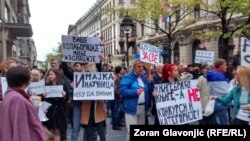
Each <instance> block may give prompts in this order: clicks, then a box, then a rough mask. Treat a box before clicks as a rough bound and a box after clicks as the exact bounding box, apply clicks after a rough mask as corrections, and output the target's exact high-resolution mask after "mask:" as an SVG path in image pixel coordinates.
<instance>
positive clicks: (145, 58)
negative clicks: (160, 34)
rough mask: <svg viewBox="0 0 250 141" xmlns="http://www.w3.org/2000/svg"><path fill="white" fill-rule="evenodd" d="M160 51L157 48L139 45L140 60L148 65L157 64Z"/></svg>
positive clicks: (143, 44) (144, 44)
mask: <svg viewBox="0 0 250 141" xmlns="http://www.w3.org/2000/svg"><path fill="white" fill-rule="evenodd" d="M159 57H160V50H159V48H158V47H156V46H153V45H150V44H146V43H143V42H141V43H140V60H141V61H142V62H146V63H150V64H159V60H160V59H159Z"/></svg>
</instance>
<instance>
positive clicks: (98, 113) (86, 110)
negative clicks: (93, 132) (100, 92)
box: [81, 100, 107, 125]
mask: <svg viewBox="0 0 250 141" xmlns="http://www.w3.org/2000/svg"><path fill="white" fill-rule="evenodd" d="M90 108H91V101H90V100H88V101H87V100H86V101H82V115H81V124H84V125H88V123H89V114H90ZM94 113H95V123H99V122H102V121H104V120H106V118H107V115H106V110H105V105H104V101H102V100H97V101H96V102H95V112H94Z"/></svg>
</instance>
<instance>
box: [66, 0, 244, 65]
mask: <svg viewBox="0 0 250 141" xmlns="http://www.w3.org/2000/svg"><path fill="white" fill-rule="evenodd" d="M134 2H135V0H97V2H96V4H95V5H94V6H93V7H95V8H93V7H92V8H91V9H90V10H89V11H88V12H87V13H86V14H85V15H84V16H83V18H81V20H82V21H86V20H87V21H88V20H91V19H92V18H91V17H92V16H91V14H90V13H95V12H97V11H98V12H99V15H98V16H97V17H98V18H97V19H98V20H97V21H98V22H97V21H95V22H93V23H96V24H97V23H100V26H99V27H100V28H98V29H95V28H91V27H92V26H93V23H91V22H88V23H89V25H83V24H82V25H81V26H80V24H78V23H79V22H77V24H76V25H74V26H69V29H71V34H72V33H76V35H80V36H94V35H90V34H82V32H79V33H78V31H80V30H81V29H86V30H87V29H88V30H90V29H93V30H96V32H98V33H99V34H98V35H99V36H100V37H103V38H104V40H105V46H104V47H105V48H104V52H105V62H106V63H110V64H112V65H121V64H122V65H124V66H127V65H126V64H125V60H126V58H125V57H126V55H125V53H126V52H127V50H126V42H125V38H124V33H123V31H122V29H121V23H122V19H123V18H124V17H120V16H119V15H118V14H117V13H110V12H108V10H109V9H111V8H115V7H124V8H127V7H132V6H133V3H134ZM206 2H207V3H208V4H212V3H214V2H216V0H206ZM189 18H195V19H196V20H197V22H195V23H194V24H192V25H190V26H188V27H186V28H185V29H184V30H181V31H180V32H179V33H178V34H177V36H176V37H175V38H174V39H173V41H172V42H171V46H169V45H168V44H167V43H168V41H167V40H166V34H163V33H162V32H160V31H159V30H157V31H156V30H155V29H151V28H147V27H146V26H144V25H142V24H139V23H134V29H133V31H134V33H133V35H130V37H129V44H130V46H132V47H131V48H130V49H129V60H130V62H131V61H133V60H134V59H135V54H137V53H138V51H139V48H138V45H139V43H140V42H147V43H149V44H152V45H155V46H157V47H159V48H160V49H161V50H162V51H163V50H164V47H165V48H166V46H168V48H167V51H166V52H163V53H162V54H163V55H162V56H161V59H160V60H161V62H163V57H164V58H165V59H166V60H165V61H166V62H167V63H170V62H171V60H172V62H180V63H181V64H184V65H187V64H192V63H194V60H195V52H196V50H199V49H201V45H202V46H203V47H204V48H206V50H208V51H213V52H214V54H215V55H214V58H215V59H216V58H225V59H227V60H228V61H229V63H232V58H233V55H234V54H236V53H237V52H238V51H239V49H240V46H241V45H240V38H230V39H229V43H228V46H227V47H223V46H222V39H221V38H210V39H209V40H203V41H201V40H199V39H198V38H195V37H194V36H192V35H193V34H200V33H205V32H207V31H210V30H211V29H214V28H215V26H217V25H219V24H220V19H218V17H216V16H215V15H213V14H211V13H208V12H205V11H202V10H201V6H200V5H197V6H196V7H195V8H194V10H193V12H192V13H190V15H188V16H187V17H186V18H185V19H187V20H188V19H189ZM245 20H247V19H246V17H244V16H242V15H240V14H238V15H232V20H231V21H232V22H231V25H230V26H231V27H233V26H235V25H237V24H239V23H240V22H242V21H245ZM159 26H160V27H162V28H163V29H165V30H166V29H167V26H166V24H164V23H162V22H161V20H160V19H159ZM73 27H74V28H77V30H73V29H74V28H73ZM78 28H80V29H78ZM93 32H94V31H93ZM96 35H97V34H96ZM135 38H136V40H135Z"/></svg>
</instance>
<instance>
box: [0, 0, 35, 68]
mask: <svg viewBox="0 0 250 141" xmlns="http://www.w3.org/2000/svg"><path fill="white" fill-rule="evenodd" d="M30 16H31V14H30V10H29V3H28V0H1V1H0V25H1V27H0V42H1V43H0V60H1V61H2V60H4V59H6V58H8V57H11V58H15V59H16V60H19V61H20V62H22V63H25V64H29V65H30V66H32V65H35V64H36V56H37V55H36V47H35V44H34V41H33V39H31V37H32V35H33V32H32V27H31V25H30V21H29V18H30Z"/></svg>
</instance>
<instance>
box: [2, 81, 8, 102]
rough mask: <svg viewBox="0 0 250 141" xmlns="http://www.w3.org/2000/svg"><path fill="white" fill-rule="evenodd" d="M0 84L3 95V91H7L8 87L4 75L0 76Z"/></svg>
mask: <svg viewBox="0 0 250 141" xmlns="http://www.w3.org/2000/svg"><path fill="white" fill-rule="evenodd" d="M1 85H2V95H3V97H4V95H5V92H6V91H7V88H8V83H7V80H6V77H1Z"/></svg>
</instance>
